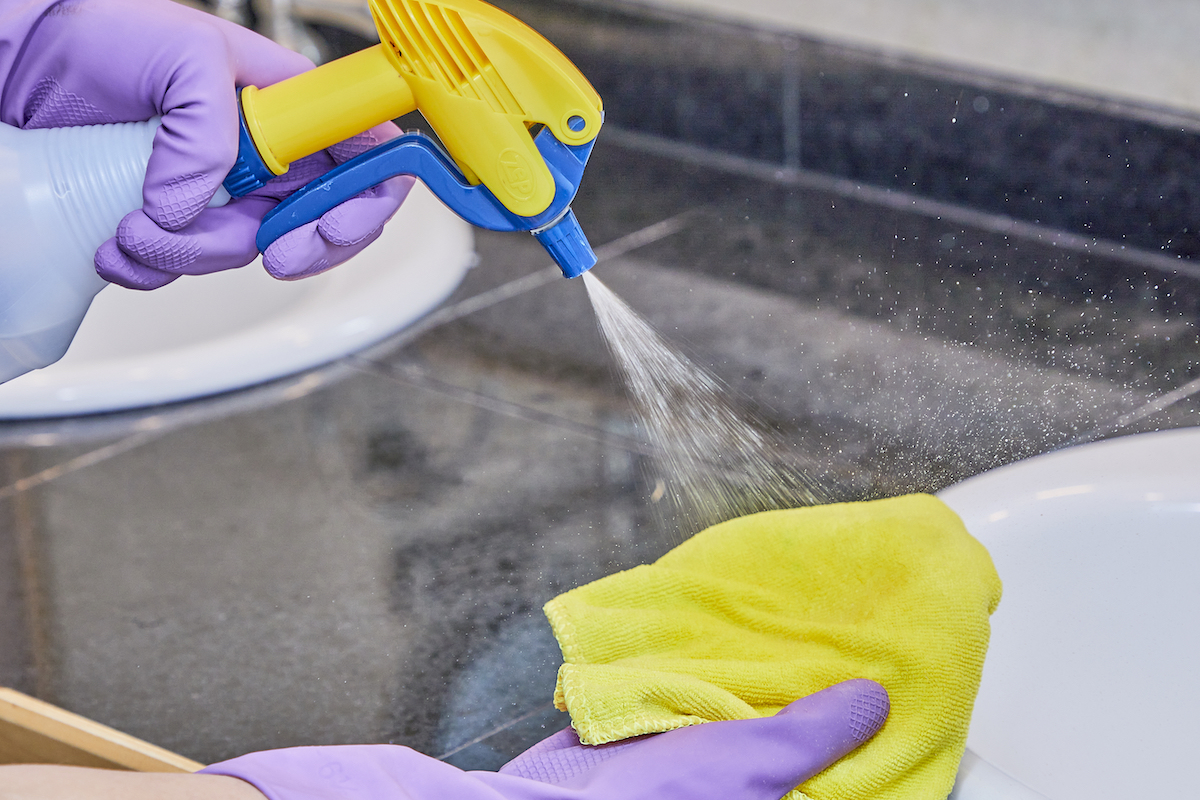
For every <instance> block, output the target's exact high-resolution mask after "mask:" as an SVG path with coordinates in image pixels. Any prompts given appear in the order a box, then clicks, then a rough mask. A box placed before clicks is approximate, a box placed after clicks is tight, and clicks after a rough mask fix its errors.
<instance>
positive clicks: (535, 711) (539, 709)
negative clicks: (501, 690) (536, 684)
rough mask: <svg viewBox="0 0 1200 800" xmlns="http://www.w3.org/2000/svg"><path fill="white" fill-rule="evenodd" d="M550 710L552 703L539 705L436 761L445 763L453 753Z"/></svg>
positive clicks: (439, 757) (552, 706)
mask: <svg viewBox="0 0 1200 800" xmlns="http://www.w3.org/2000/svg"><path fill="white" fill-rule="evenodd" d="M551 708H554V704H553V703H545V704H543V705H540V706H538V707H537V708H535V709H533V711H529V712H527V713H525V714H522V715H521V716H519V717H517V718H516V719H512V720H509V721H508V722H505V723H504V724H502V725H500V726H498V727H495V728H492V729H491V730H490V731H488V732H487V733H483V734H480V735H479V736H476V737H475V738H474V739H471V740H470V741H466V742H463V743H462V744H460V745H459V746H458V747H455V748H454V749H453V750H447V751H446V752H445V753H442V754H441V755H440V756H437V760H438V761H445V760H446V759H447V758H449V757H450V756H452V755H454V754H455V753H458V752H461V751H463V750H466V749H467V748H468V747H470V746H471V745H473V744H479V743H480V742H482V741H485V740H487V739H490V738H492V737H493V736H495V735H496V734H498V733H503V732H504V731H506V730H508V729H509V728H511V727H513V726H514V725H520V724H521V723H522V722H524V721H525V720H527V719H530V718H531V717H534V716H537V715H538V714H541V713H542V712H544V711H546V710H548V709H551Z"/></svg>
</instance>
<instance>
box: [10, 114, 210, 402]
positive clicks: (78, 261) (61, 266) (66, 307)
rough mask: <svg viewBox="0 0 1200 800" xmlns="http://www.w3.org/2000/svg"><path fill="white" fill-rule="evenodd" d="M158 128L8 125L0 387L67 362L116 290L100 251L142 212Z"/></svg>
mask: <svg viewBox="0 0 1200 800" xmlns="http://www.w3.org/2000/svg"><path fill="white" fill-rule="evenodd" d="M158 126H159V120H158V119H153V120H150V121H148V122H127V123H117V124H114V125H89V126H84V127H76V128H46V129H42V130H28V131H26V130H21V129H19V128H14V127H12V126H11V125H4V124H0V383H3V382H5V381H8V380H11V379H12V378H15V377H16V376H18V375H21V374H23V373H26V372H28V371H30V370H33V369H38V368H40V367H44V366H46V365H48V364H53V363H54V362H55V361H57V360H58V359H60V358H62V356H63V354H64V353H65V352H66V351H67V347H68V346H70V344H71V339H72V338H74V336H75V332H76V331H77V330H78V329H79V325H80V323H81V322H82V321H83V316H84V314H86V313H87V310H88V307H89V306H90V305H91V303H92V299H93V298H94V297H95V296H96V294H97V292H99V291H100V290H101V289H103V288H104V287H105V286H107V285H108V284H107V283H106V282H105V281H104V280H103V279H101V278H100V276H98V275H97V274H96V269H95V264H94V256H95V253H96V248H97V247H99V246H100V245H101V244H102V243H103V242H104V241H105V240H107V239H109V238H111V237H112V235H113V234H114V233H115V232H116V229H117V224H118V223H119V222H120V221H121V218H122V217H124V216H125V215H126V214H128V213H129V212H130V211H133V210H134V209H137V208H140V207H141V205H142V182H143V180H144V179H145V176H146V165H147V163H148V162H149V159H150V149H151V145H152V143H153V140H154V133H155V131H157V130H158ZM219 194H220V195H221V197H220V198H214V202H213V203H212V204H213V205H216V204H219V203H222V202H225V201H227V200H228V195H226V194H225V193H224V190H221V191H220V192H219Z"/></svg>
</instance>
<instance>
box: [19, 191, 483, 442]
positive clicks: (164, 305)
mask: <svg viewBox="0 0 1200 800" xmlns="http://www.w3.org/2000/svg"><path fill="white" fill-rule="evenodd" d="M474 261H475V253H474V243H473V237H472V234H471V228H470V226H469V225H468V224H467V223H465V222H463V221H462V220H461V219H459V218H458V217H457V216H456V215H455V214H454V213H452V212H451V211H449V210H448V209H446V208H445V207H444V206H443V205H442V204H441V203H440V202H439V201H438V200H437V198H435V197H434V196H433V195H432V194H431V193H430V192H429V191H428V190H427V189H425V187H424V186H422V185H421V184H420V183H418V184H417V185H416V186H414V187H413V191H412V193H411V194H410V195H409V197H408V199H407V200H406V201H405V202H404V205H403V206H402V207H401V209H400V211H399V212H398V213H397V215H396V217H395V218H394V219H393V220H392V221H391V222H390V223H388V225H387V227H385V228H384V232H383V234H382V235H381V236H380V238H379V239H378V240H377V241H376V242H374V243H373V244H372V245H371V246H370V247H368V248H367V249H366V250H364V251H363V252H362V253H360V254H359V255H358V256H356V257H355V258H354V259H352V260H351V261H349V262H347V263H345V264H342V265H341V266H339V267H337V268H336V269H333V270H330V271H329V272H327V273H324V274H322V275H318V276H315V277H312V278H307V279H304V280H300V281H294V282H284V281H277V280H275V279H273V278H271V277H270V276H269V275H267V273H266V272H265V271H264V270H263V269H262V266H261V263H257V262H256V263H255V264H252V265H250V266H249V267H246V268H245V269H239V270H231V271H229V272H223V273H218V274H215V275H204V276H198V277H184V278H180V279H179V280H177V281H175V282H174V283H171V284H169V285H167V286H166V287H164V288H162V289H158V290H155V291H153V292H135V291H130V290H127V289H122V288H120V287H117V286H109V287H107V288H105V289H104V290H103V291H102V292H100V294H99V295H98V296H97V297H96V300H95V302H94V303H93V304H92V307H91V309H90V310H89V311H88V315H87V317H86V318H85V319H84V321H83V325H82V326H81V327H80V329H79V333H78V334H76V336H75V340H74V341H73V342H72V344H71V349H70V350H68V351H67V354H66V355H65V356H64V357H63V358H62V359H61V360H60V361H58V362H57V363H55V364H52V365H51V366H49V367H46V368H45V369H41V370H35V371H34V372H30V373H27V374H25V375H22V376H21V377H19V378H16V379H15V380H12V381H9V382H8V383H6V384H3V385H0V419H30V418H42V417H64V416H74V415H78V414H92V413H97V412H104V411H116V410H121V409H130V408H140V407H143V406H150V405H157V404H160V403H168V402H173V401H179V400H187V399H190V398H194V397H202V396H205V395H212V394H217V393H219V392H225V391H229V390H232V389H240V388H244V387H246V386H252V385H255V384H258V383H262V382H264V381H268V380H271V379H274V378H279V377H282V376H285V375H290V374H293V373H296V372H300V371H303V370H305V369H309V368H311V367H315V366H318V365H321V364H324V363H327V362H330V361H332V360H334V359H336V358H338V357H340V356H344V355H347V354H349V353H353V352H356V351H358V350H361V349H362V348H364V347H366V346H368V345H371V344H374V343H376V342H378V341H380V340H382V339H385V338H387V337H388V336H390V335H391V334H393V333H396V332H397V331H399V330H401V329H402V328H404V327H406V326H407V325H409V324H411V323H412V322H413V321H415V320H416V319H418V318H419V317H421V316H423V315H424V314H425V313H427V312H428V311H430V310H431V309H432V308H433V307H435V306H436V305H438V304H439V303H440V302H441V301H442V300H444V299H445V298H446V296H447V295H449V294H450V293H451V292H452V291H453V290H454V288H455V287H457V286H458V284H459V283H460V282H461V281H462V279H463V276H464V275H465V274H466V271H467V270H468V269H469V268H470V266H471V265H472V264H473V263H474Z"/></svg>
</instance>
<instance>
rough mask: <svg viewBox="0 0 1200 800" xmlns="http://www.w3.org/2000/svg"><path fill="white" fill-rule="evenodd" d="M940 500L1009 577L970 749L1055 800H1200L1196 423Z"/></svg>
mask: <svg viewBox="0 0 1200 800" xmlns="http://www.w3.org/2000/svg"><path fill="white" fill-rule="evenodd" d="M940 496H941V498H942V499H943V500H944V501H945V502H946V503H947V504H948V505H950V507H951V508H953V509H954V510H955V511H957V512H958V514H959V515H960V516H962V518H963V520H964V522H965V523H966V525H967V529H968V530H970V531H971V533H972V534H974V535H975V537H976V538H978V539H979V540H980V541H981V542H982V543H983V544H984V545H985V546H986V547H987V548H988V550H989V551H990V552H991V554H992V558H993V559H994V561H995V563H996V569H997V570H998V571H999V573H1000V577H1001V579H1002V580H1003V581H1004V597H1003V599H1002V600H1001V602H1000V607H999V609H998V610H997V612H996V613H995V615H994V616H993V617H992V639H991V647H990V649H989V651H988V656H987V662H986V664H985V667H984V673H983V682H982V685H981V687H980V692H979V699H978V701H977V703H976V706H975V713H974V716H973V718H972V722H971V732H970V736H969V738H968V741H967V746H968V748H969V749H970V750H972V751H973V752H975V753H976V754H978V755H979V756H980V757H981V758H982V759H983V760H984V761H986V762H988V763H990V764H991V765H993V766H995V767H997V768H999V769H1000V770H1002V771H1003V772H1005V773H1008V774H1009V775H1010V776H1012V777H1013V778H1015V779H1017V780H1018V781H1020V782H1021V783H1023V784H1025V785H1026V786H1028V787H1030V788H1032V789H1034V790H1036V791H1037V792H1040V793H1042V794H1044V795H1045V796H1046V797H1048V798H1050V799H1051V800H1084V798H1086V799H1087V800H1094V798H1110V797H1111V798H1131V797H1161V798H1167V797H1170V798H1181V797H1194V796H1196V795H1195V794H1194V793H1195V792H1197V789H1196V784H1197V778H1196V775H1195V771H1194V770H1193V769H1192V767H1191V765H1192V763H1193V762H1192V760H1191V759H1192V758H1195V757H1196V754H1197V753H1200V726H1198V725H1197V719H1198V718H1200V679H1198V677H1200V575H1198V574H1197V573H1198V572H1200V428H1192V429H1185V430H1180V431H1169V432H1163V433H1155V434H1143V435H1138V436H1129V437H1125V438H1120V439H1114V440H1110V441H1106V442H1101V443H1097V444H1091V445H1086V446H1081V447H1076V448H1071V449H1067V450H1063V451H1060V452H1057V453H1052V454H1049V455H1045V456H1040V457H1037V458H1032V459H1029V460H1027V461H1024V462H1020V463H1017V464H1012V465H1010V466H1007V467H1003V468H1001V469H997V470H994V471H992V472H989V473H986V474H984V475H980V476H978V477H976V478H972V479H970V480H968V481H965V482H963V483H961V484H958V485H957V486H953V487H951V488H949V489H947V490H945V491H944V492H942V493H941V495H940ZM995 796H997V797H999V796H1000V795H999V794H997V795H995ZM1014 796H1015V795H1014ZM964 800H965V798H964Z"/></svg>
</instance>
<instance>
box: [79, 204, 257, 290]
mask: <svg viewBox="0 0 1200 800" xmlns="http://www.w3.org/2000/svg"><path fill="white" fill-rule="evenodd" d="M274 205H275V204H274V201H272V200H270V199H267V198H249V197H248V198H243V199H242V200H236V201H234V202H231V203H230V204H228V205H226V206H222V207H220V208H207V209H204V211H203V212H201V213H200V214H199V215H198V216H197V217H196V219H195V220H194V221H193V222H192V224H191V225H189V226H188V227H187V228H185V229H184V230H182V231H166V230H163V229H162V228H160V227H158V226H157V225H156V224H155V223H154V222H153V221H152V220H151V219H149V218H148V217H147V216H146V215H145V213H144V212H143V211H141V210H140V209H139V210H137V211H134V212H132V213H130V214H127V215H126V216H125V218H124V219H122V220H121V223H120V224H119V225H118V226H117V235H116V236H115V237H114V238H113V239H110V240H109V241H108V242H106V243H105V244H104V245H102V246H101V247H100V249H99V250H97V251H96V271H97V273H99V275H100V276H101V277H102V278H104V279H105V280H108V281H110V282H112V283H116V284H118V285H121V286H125V287H127V288H131V289H155V288H158V287H159V286H163V285H166V284H167V283H169V282H170V281H171V280H173V279H174V277H175V276H178V275H201V274H206V273H210V272H219V271H222V270H226V269H235V268H237V267H243V266H245V265H246V264H249V263H250V262H251V261H253V260H254V259H255V257H257V255H258V249H257V248H256V246H255V243H254V237H255V234H256V233H257V232H258V226H259V223H260V222H261V221H262V218H263V216H264V215H265V214H266V213H267V212H268V211H269V210H270V209H271V208H272V207H273V206H274Z"/></svg>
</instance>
